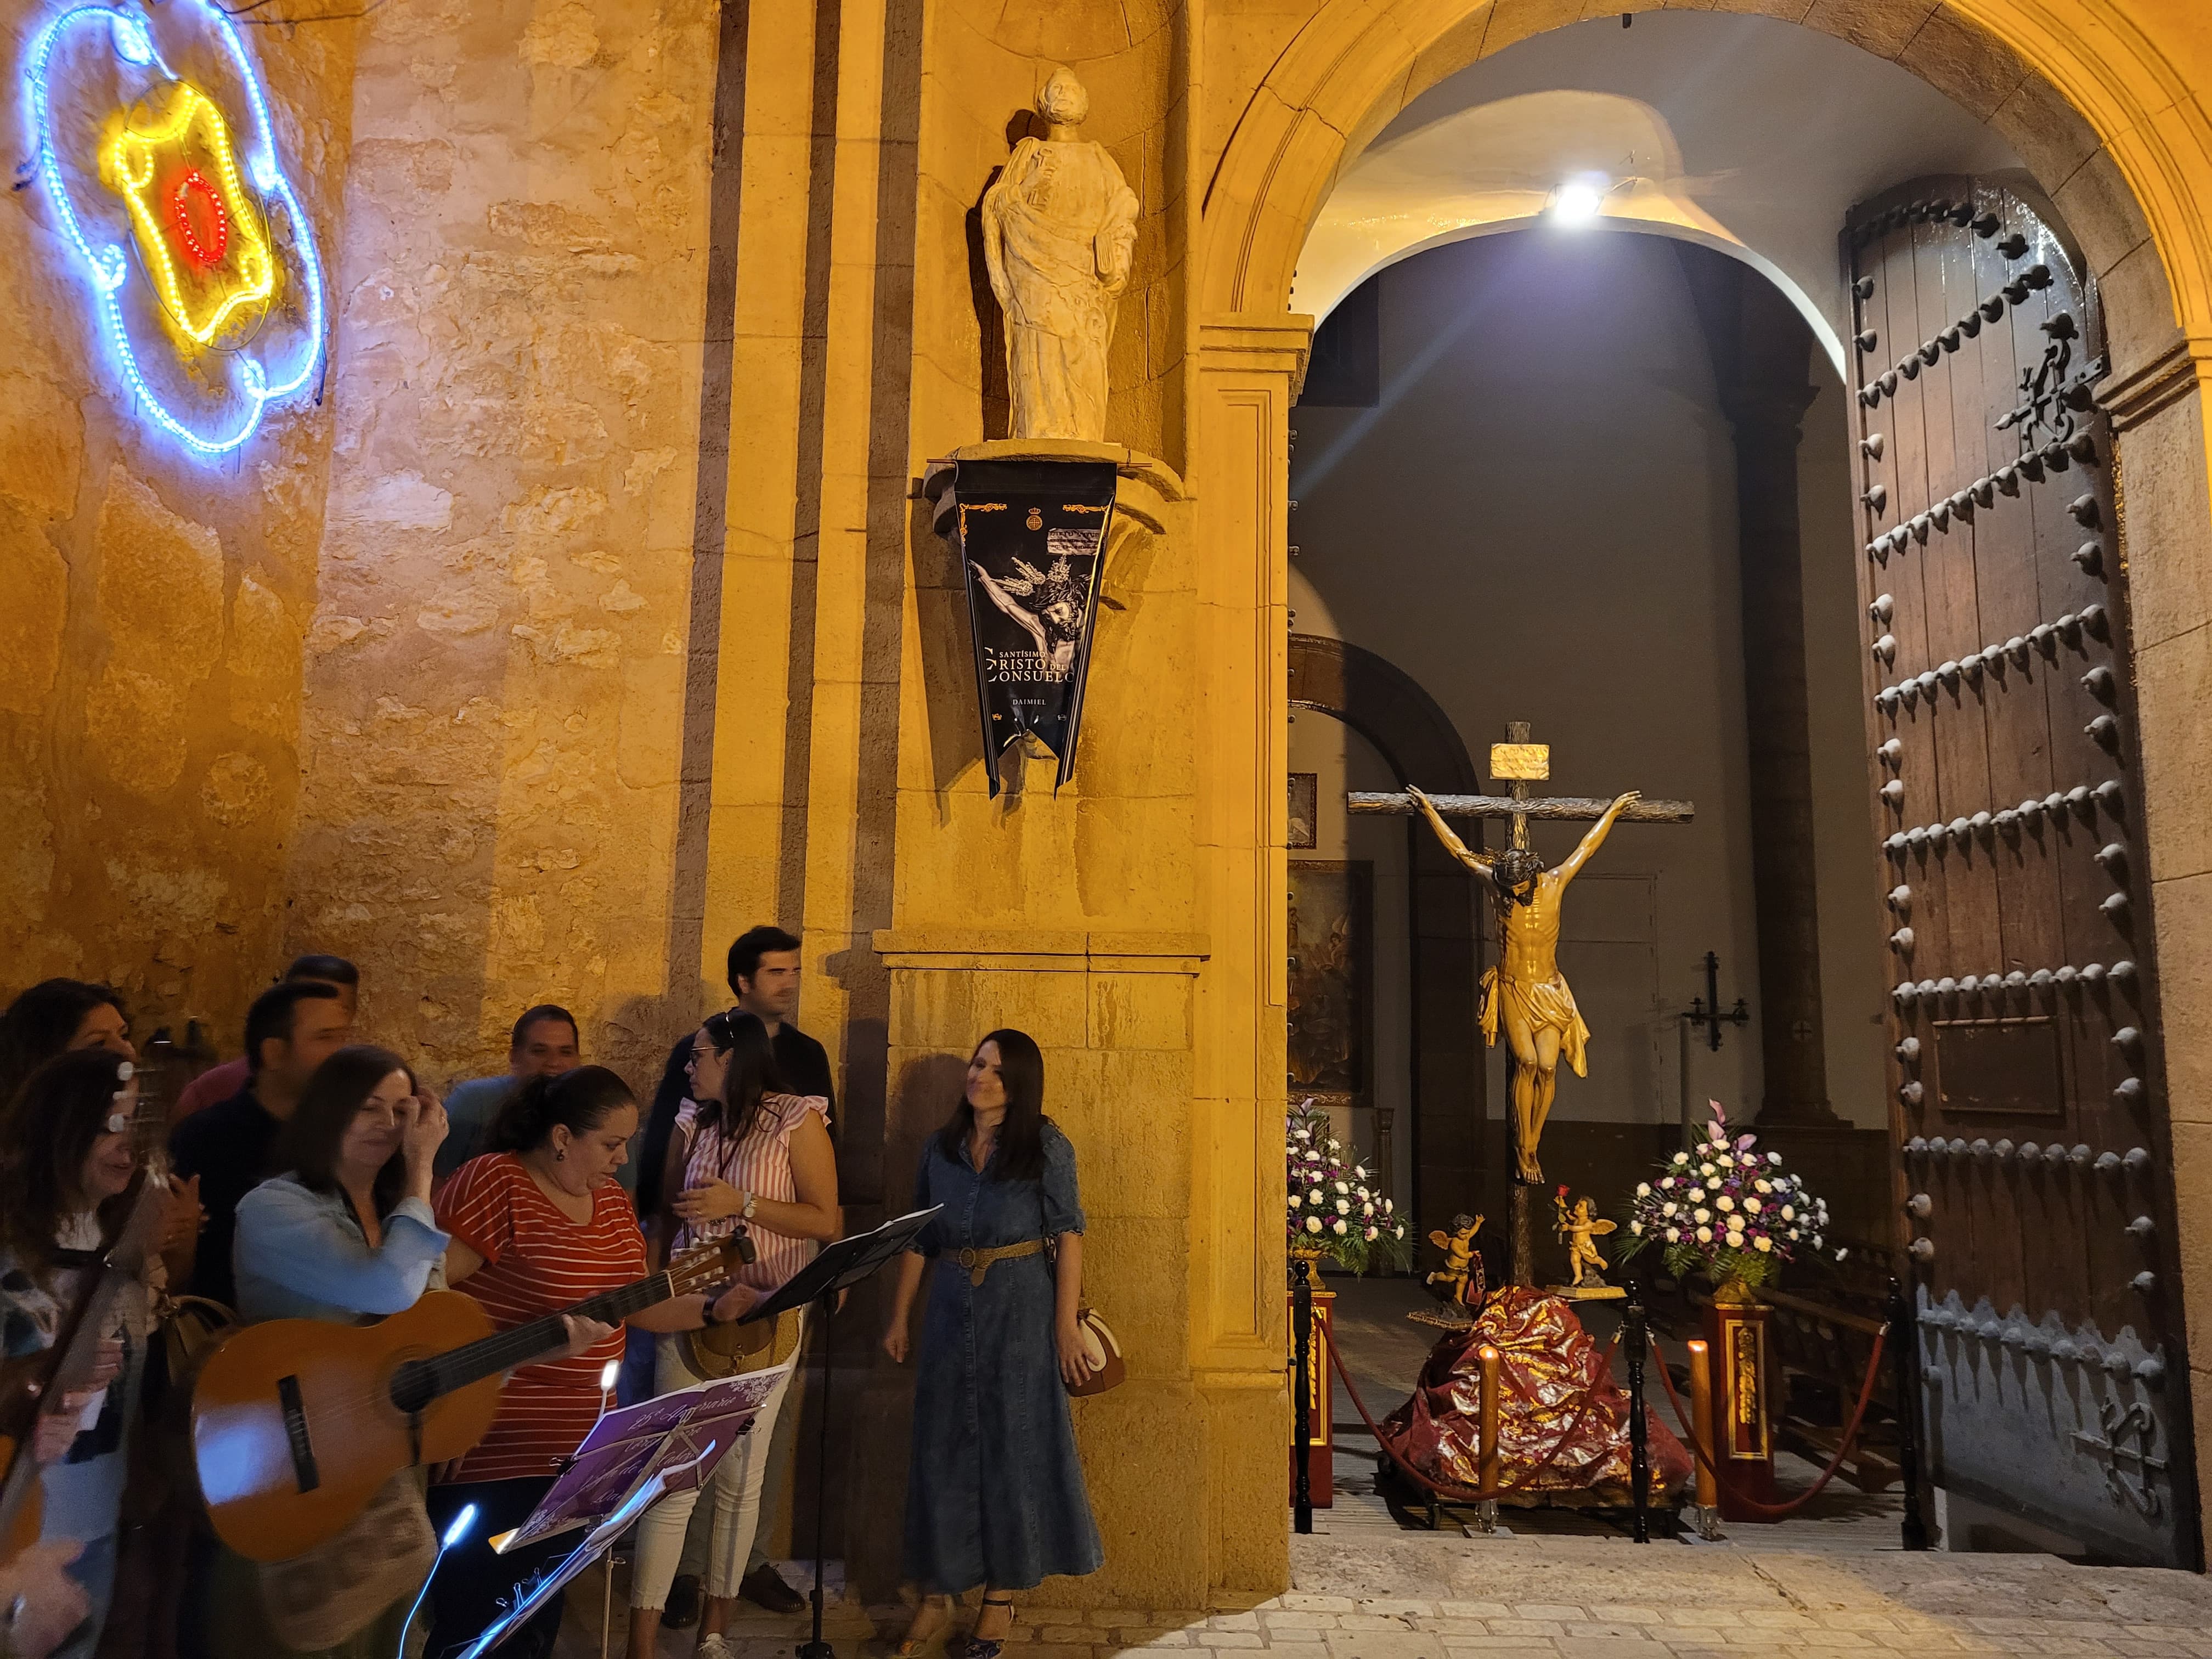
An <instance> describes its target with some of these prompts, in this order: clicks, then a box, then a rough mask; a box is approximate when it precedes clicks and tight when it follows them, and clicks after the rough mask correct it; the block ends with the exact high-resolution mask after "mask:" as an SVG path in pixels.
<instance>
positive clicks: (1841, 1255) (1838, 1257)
mask: <svg viewBox="0 0 2212 1659" xmlns="http://www.w3.org/2000/svg"><path fill="white" fill-rule="evenodd" d="M1850 1253H1851V1247H1850V1245H1848V1244H1846V1245H1844V1247H1843V1249H1840V1250H1838V1251H1837V1252H1836V1260H1837V1261H1842V1260H1843V1259H1844V1257H1845V1256H1847V1255H1850Z"/></svg>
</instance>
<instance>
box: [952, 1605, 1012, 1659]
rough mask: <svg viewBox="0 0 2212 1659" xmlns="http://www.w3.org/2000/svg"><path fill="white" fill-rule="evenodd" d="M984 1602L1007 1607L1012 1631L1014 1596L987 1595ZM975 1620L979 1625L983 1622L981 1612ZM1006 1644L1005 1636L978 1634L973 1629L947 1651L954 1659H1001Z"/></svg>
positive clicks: (1008, 1626) (1007, 1622)
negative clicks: (1000, 1655)
mask: <svg viewBox="0 0 2212 1659" xmlns="http://www.w3.org/2000/svg"><path fill="white" fill-rule="evenodd" d="M982 1604H983V1606H984V1607H1004V1608H1006V1628H1007V1630H1008V1631H1010V1632H1011V1631H1012V1629H1013V1626H1014V1598H1013V1597H1012V1596H1011V1595H987V1596H985V1597H984V1598H983V1603H982ZM975 1622H976V1623H977V1624H979V1625H980V1624H981V1623H982V1622H983V1615H982V1614H981V1613H980V1612H979V1613H976V1615H975ZM1005 1646H1006V1638H1005V1637H1003V1636H1001V1637H995V1638H994V1637H987V1636H977V1635H976V1634H975V1633H974V1632H972V1631H971V1632H969V1634H968V1635H967V1636H965V1637H963V1638H961V1640H960V1641H959V1643H958V1644H956V1645H955V1646H952V1647H950V1648H947V1649H946V1650H945V1651H946V1652H947V1653H949V1654H951V1655H952V1656H953V1659H999V1652H1000V1649H1002V1648H1004V1647H1005Z"/></svg>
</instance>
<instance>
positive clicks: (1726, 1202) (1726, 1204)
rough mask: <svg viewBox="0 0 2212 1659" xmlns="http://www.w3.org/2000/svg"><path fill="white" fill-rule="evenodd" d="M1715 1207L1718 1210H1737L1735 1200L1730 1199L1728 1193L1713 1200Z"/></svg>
mask: <svg viewBox="0 0 2212 1659" xmlns="http://www.w3.org/2000/svg"><path fill="white" fill-rule="evenodd" d="M1713 1206H1714V1207H1715V1208H1716V1209H1722V1210H1733V1209H1734V1208H1735V1200H1734V1199H1732V1198H1730V1197H1729V1195H1728V1194H1726V1193H1723V1194H1721V1195H1720V1196H1719V1197H1718V1198H1717V1199H1715V1200H1713Z"/></svg>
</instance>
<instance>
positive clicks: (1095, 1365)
mask: <svg viewBox="0 0 2212 1659" xmlns="http://www.w3.org/2000/svg"><path fill="white" fill-rule="evenodd" d="M1075 1334H1076V1335H1077V1337H1079V1339H1080V1340H1081V1341H1082V1343H1083V1357H1084V1358H1085V1361H1087V1362H1088V1363H1089V1364H1090V1366H1091V1375H1090V1376H1087V1377H1085V1379H1084V1380H1083V1381H1082V1382H1081V1383H1079V1384H1075V1385H1072V1386H1069V1387H1068V1389H1067V1393H1068V1397H1069V1398H1071V1399H1073V1400H1087V1399H1089V1398H1090V1397H1091V1395H1095V1394H1104V1393H1105V1392H1106V1391H1107V1390H1108V1389H1118V1388H1120V1387H1121V1384H1122V1383H1123V1382H1124V1381H1125V1380H1127V1376H1128V1374H1129V1367H1128V1365H1127V1362H1126V1361H1124V1360H1123V1358H1121V1343H1120V1342H1119V1341H1117V1340H1115V1335H1114V1333H1113V1331H1112V1330H1111V1329H1110V1328H1109V1327H1108V1325H1107V1323H1106V1321H1105V1319H1104V1318H1103V1316H1101V1315H1100V1313H1099V1311H1098V1310H1097V1309H1096V1308H1079V1309H1078V1310H1076V1314H1075ZM1060 1381H1061V1383H1063V1384H1066V1382H1067V1379H1066V1377H1065V1376H1062V1377H1061V1378H1060Z"/></svg>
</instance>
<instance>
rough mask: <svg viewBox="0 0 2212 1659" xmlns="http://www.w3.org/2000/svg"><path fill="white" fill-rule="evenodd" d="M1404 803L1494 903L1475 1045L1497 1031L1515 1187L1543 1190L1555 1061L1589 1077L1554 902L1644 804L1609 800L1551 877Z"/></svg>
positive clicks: (1527, 860)
mask: <svg viewBox="0 0 2212 1659" xmlns="http://www.w3.org/2000/svg"><path fill="white" fill-rule="evenodd" d="M1407 793H1409V794H1411V795H1412V796H1413V799H1414V800H1415V801H1416V802H1418V803H1419V805H1420V809H1421V811H1422V812H1423V814H1424V815H1425V816H1426V817H1427V818H1428V820H1429V826H1430V828H1431V829H1434V830H1435V831H1436V832H1437V838H1438V839H1439V840H1441V841H1442V842H1443V844H1444V847H1445V848H1446V850H1448V851H1449V853H1450V854H1451V855H1452V856H1453V857H1454V858H1455V859H1457V860H1459V861H1460V862H1461V863H1462V864H1464V865H1465V866H1467V867H1468V869H1470V870H1472V871H1474V873H1475V875H1476V876H1477V877H1478V878H1480V879H1481V880H1482V881H1483V882H1485V883H1486V884H1488V886H1489V887H1490V890H1491V893H1492V896H1493V897H1494V898H1495V900H1496V901H1497V905H1498V965H1497V966H1496V967H1494V968H1491V969H1486V970H1485V971H1484V973H1483V975H1482V1035H1483V1038H1484V1040H1485V1041H1486V1042H1488V1043H1491V1044H1492V1045H1493V1046H1494V1045H1495V1044H1496V1043H1497V1042H1498V1028H1499V1027H1500V1026H1501V1025H1502V1026H1503V1027H1504V1030H1505V1041H1506V1043H1507V1045H1508V1046H1509V1047H1510V1048H1511V1049H1512V1051H1513V1118H1514V1137H1513V1150H1514V1156H1515V1157H1516V1158H1517V1159H1518V1160H1519V1164H1520V1176H1521V1179H1522V1181H1524V1182H1539V1181H1541V1180H1542V1179H1543V1178H1544V1172H1543V1170H1542V1169H1541V1166H1540V1165H1539V1164H1537V1162H1536V1143H1537V1142H1538V1141H1539V1140H1540V1139H1542V1137H1543V1133H1544V1120H1545V1119H1546V1118H1547V1117H1549V1116H1550V1115H1551V1113H1552V1096H1553V1092H1554V1091H1555V1090H1556V1089H1557V1088H1558V1086H1559V1060H1560V1057H1561V1056H1562V1055H1564V1056H1565V1059H1566V1062H1567V1064H1568V1065H1570V1066H1573V1067H1574V1069H1575V1075H1576V1076H1577V1077H1587V1076H1589V1062H1588V1060H1587V1058H1586V1048H1587V1045H1588V1043H1589V1026H1587V1025H1585V1024H1583V1017H1582V1013H1581V1012H1580V1011H1579V1010H1578V1009H1577V1008H1576V1006H1575V995H1574V993H1573V992H1572V991H1571V990H1569V989H1568V988H1567V981H1566V977H1565V975H1563V974H1561V973H1560V972H1559V907H1560V902H1561V901H1562V900H1563V899H1564V898H1565V895H1566V890H1567V884H1568V883H1569V882H1571V881H1572V880H1573V879H1574V878H1576V876H1577V875H1578V874H1580V873H1581V872H1582V867H1583V866H1584V865H1585V864H1587V863H1589V860H1590V857H1591V855H1592V854H1595V852H1596V851H1597V849H1598V848H1601V847H1602V846H1603V845H1605V838H1606V836H1607V835H1608V834H1610V833H1611V831H1612V829H1613V820H1615V819H1616V818H1618V817H1620V814H1621V812H1622V811H1623V809H1624V808H1626V806H1628V805H1629V804H1630V803H1631V802H1633V801H1637V800H1640V799H1643V798H1642V796H1641V795H1639V794H1638V793H1636V792H1635V791H1634V790H1631V791H1630V792H1629V793H1627V794H1625V795H1623V796H1621V797H1620V799H1617V800H1615V801H1614V802H1613V805H1610V806H1608V807H1607V808H1606V810H1605V816H1604V817H1601V818H1600V819H1598V821H1597V822H1596V823H1594V824H1592V825H1591V826H1590V829H1589V834H1588V835H1586V836H1583V840H1582V845H1581V846H1579V847H1577V848H1575V850H1574V852H1573V853H1572V854H1571V855H1570V856H1569V857H1568V858H1567V859H1565V860H1564V861H1563V862H1562V863H1560V864H1559V866H1558V867H1557V868H1555V869H1551V870H1547V869H1545V868H1544V866H1543V860H1541V859H1539V858H1538V857H1537V856H1536V854H1534V853H1532V852H1529V851H1528V850H1526V849H1525V848H1516V849H1512V850H1509V851H1506V852H1503V853H1483V852H1477V851H1474V850H1472V849H1470V848H1468V846H1467V844H1466V843H1465V842H1462V841H1461V840H1460V838H1459V837H1458V836H1455V835H1454V834H1453V833H1452V831H1451V828H1450V826H1449V824H1447V823H1445V822H1444V821H1443V817H1441V816H1440V815H1439V814H1438V813H1437V809H1436V806H1435V805H1434V804H1433V803H1432V802H1431V800H1430V799H1429V798H1428V797H1427V796H1426V795H1425V794H1423V793H1421V792H1420V791H1419V790H1418V789H1415V788H1413V787H1412V786H1411V785H1408V786H1407Z"/></svg>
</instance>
